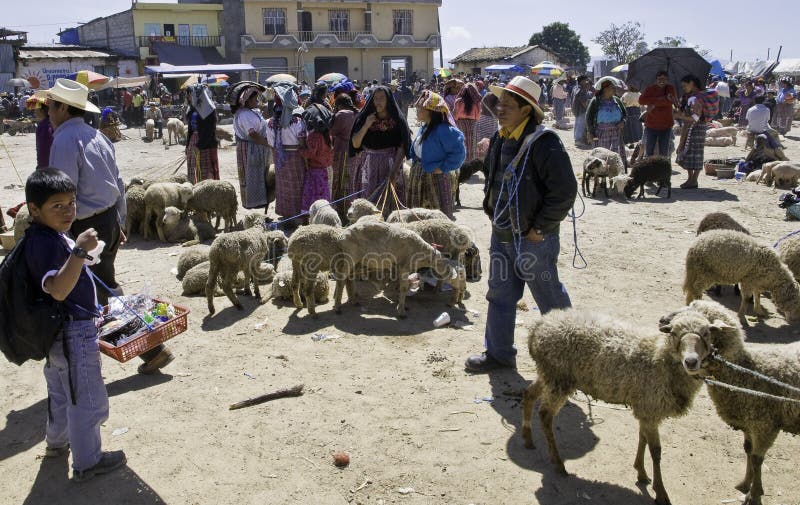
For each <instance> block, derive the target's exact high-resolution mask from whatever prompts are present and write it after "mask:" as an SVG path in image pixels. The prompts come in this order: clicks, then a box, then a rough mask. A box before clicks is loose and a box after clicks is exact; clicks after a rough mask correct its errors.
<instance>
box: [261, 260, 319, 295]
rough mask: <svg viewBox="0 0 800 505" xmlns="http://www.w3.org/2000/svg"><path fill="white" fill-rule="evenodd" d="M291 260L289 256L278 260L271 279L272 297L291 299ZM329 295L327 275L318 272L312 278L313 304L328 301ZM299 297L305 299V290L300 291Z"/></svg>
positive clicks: (292, 286)
mask: <svg viewBox="0 0 800 505" xmlns="http://www.w3.org/2000/svg"><path fill="white" fill-rule="evenodd" d="M292 275H293V270H292V260H291V259H290V258H289V256H284V257H283V258H281V259H280V261H279V262H278V268H276V270H275V277H274V278H273V279H272V293H271V297H272V298H277V299H279V300H292V299H293V297H294V284H293V280H292ZM329 296H330V285H329V284H328V275H327V274H326V273H325V272H318V273H317V277H316V279H315V280H314V302H315V305H320V304H323V303H328V300H329ZM300 298H301V299H303V300H304V299H305V290H303V291H301V292H300Z"/></svg>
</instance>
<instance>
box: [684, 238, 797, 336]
mask: <svg viewBox="0 0 800 505" xmlns="http://www.w3.org/2000/svg"><path fill="white" fill-rule="evenodd" d="M736 283H739V285H740V286H741V288H740V289H741V292H742V302H741V304H740V305H739V317H741V318H743V319H744V315H745V309H746V308H747V301H748V299H749V297H750V295H752V296H753V310H754V312H755V313H756V314H758V315H765V314H766V311H765V310H764V309H763V308H762V307H761V296H760V294H761V292H762V291H767V290H768V291H769V292H770V293H771V294H772V302H773V303H774V304H775V306H776V307H777V309H778V311H779V312H781V313H783V315H784V317H785V318H786V320H787V321H788V322H792V321H795V320H797V319H798V318H800V285H799V284H798V283H797V281H796V280H795V279H794V277H793V276H792V273H791V272H790V271H789V268H788V267H787V266H786V265H784V264H783V263H781V260H780V259H779V258H778V255H777V253H776V252H775V251H774V250H773V249H772V248H771V247H769V246H767V245H762V244H759V243H758V242H756V240H755V239H754V238H753V237H751V236H749V235H745V234H744V233H740V232H738V231H731V230H710V231H707V232H705V233H702V234H701V235H699V236H698V238H697V241H696V242H695V243H694V244H693V245H692V246H691V247H690V248H689V251H688V252H687V253H686V276H685V278H684V282H683V292H684V294H685V295H686V305H689V304H690V303H691V302H692V301H693V300H697V299H699V298H701V297H702V294H703V291H705V290H706V289H708V288H709V287H711V286H713V285H714V284H736Z"/></svg>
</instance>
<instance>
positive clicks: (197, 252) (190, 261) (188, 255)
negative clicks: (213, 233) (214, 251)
mask: <svg viewBox="0 0 800 505" xmlns="http://www.w3.org/2000/svg"><path fill="white" fill-rule="evenodd" d="M209 251H211V246H210V245H205V244H199V245H196V246H192V247H190V248H189V249H187V250H185V251H183V252H182V253H181V255H180V256H178V275H177V277H178V280H180V279H183V276H184V275H186V272H188V271H189V269H190V268H192V267H193V266H195V265H199V264H200V263H203V262H206V261H208V254H209Z"/></svg>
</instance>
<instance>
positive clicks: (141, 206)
mask: <svg viewBox="0 0 800 505" xmlns="http://www.w3.org/2000/svg"><path fill="white" fill-rule="evenodd" d="M144 192H145V189H144V185H143V184H142V183H140V181H139V180H135V181H131V183H130V184H129V185H128V189H127V190H126V191H125V205H126V206H127V209H128V213H127V214H126V216H125V236H126V237H128V238H130V237H132V236H133V235H132V234H133V231H134V230H136V232H137V233H139V235H143V234H144V216H145V209H146V206H145V203H144Z"/></svg>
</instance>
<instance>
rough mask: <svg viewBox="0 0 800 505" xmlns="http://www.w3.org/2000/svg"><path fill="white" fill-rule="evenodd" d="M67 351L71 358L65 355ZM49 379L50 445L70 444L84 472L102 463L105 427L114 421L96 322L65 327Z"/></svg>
mask: <svg viewBox="0 0 800 505" xmlns="http://www.w3.org/2000/svg"><path fill="white" fill-rule="evenodd" d="M65 344H66V345H65ZM65 347H66V351H67V353H68V355H69V356H68V357H67V356H65V355H64V348H65ZM68 367H69V368H68ZM44 378H45V381H46V382H47V395H48V407H49V409H48V411H49V412H48V419H47V431H46V434H45V440H46V442H47V445H48V446H49V447H64V446H65V445H67V443H69V444H70V446H71V449H72V468H74V469H75V470H78V471H83V470H86V469H87V468H90V467H92V466H94V465H96V464H97V463H98V462H99V461H100V457H101V456H102V451H101V449H100V424H101V423H103V422H104V421H105V420H106V419H108V393H107V392H106V385H105V383H104V382H103V375H102V373H101V367H100V348H99V347H98V344H97V328H96V327H95V324H94V321H93V320H88V321H69V322H65V323H64V331H63V333H62V335H59V337H58V338H57V339H56V341H55V342H54V343H53V347H51V348H50V354H49V355H48V357H47V363H46V364H45V367H44ZM70 378H71V379H72V390H73V391H74V395H75V402H74V404H73V398H72V393H71V392H70Z"/></svg>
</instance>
